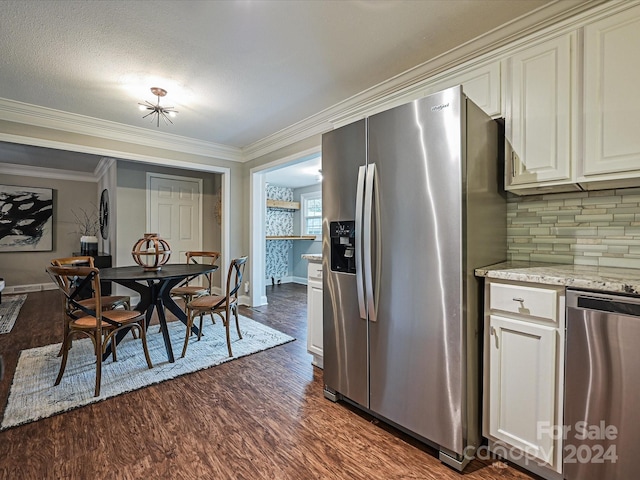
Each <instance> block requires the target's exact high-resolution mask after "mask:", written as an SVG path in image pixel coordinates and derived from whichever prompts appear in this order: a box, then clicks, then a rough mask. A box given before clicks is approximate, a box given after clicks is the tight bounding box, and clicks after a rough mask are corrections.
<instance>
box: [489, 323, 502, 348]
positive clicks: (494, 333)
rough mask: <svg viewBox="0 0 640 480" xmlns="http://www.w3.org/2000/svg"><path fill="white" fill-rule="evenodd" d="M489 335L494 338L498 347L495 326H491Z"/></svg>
mask: <svg viewBox="0 0 640 480" xmlns="http://www.w3.org/2000/svg"><path fill="white" fill-rule="evenodd" d="M491 335H493V336H494V337H495V339H496V348H500V347H499V345H498V333H497V332H496V327H491Z"/></svg>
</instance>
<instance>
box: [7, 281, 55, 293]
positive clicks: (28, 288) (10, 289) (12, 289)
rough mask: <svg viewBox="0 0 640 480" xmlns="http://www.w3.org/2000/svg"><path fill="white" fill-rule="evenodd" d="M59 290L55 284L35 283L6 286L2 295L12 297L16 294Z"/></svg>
mask: <svg viewBox="0 0 640 480" xmlns="http://www.w3.org/2000/svg"><path fill="white" fill-rule="evenodd" d="M57 288H58V287H57V286H56V284H55V283H34V284H32V285H13V286H6V287H4V290H3V291H2V293H4V294H5V295H11V294H14V293H29V292H42V291H44V290H55V289H57Z"/></svg>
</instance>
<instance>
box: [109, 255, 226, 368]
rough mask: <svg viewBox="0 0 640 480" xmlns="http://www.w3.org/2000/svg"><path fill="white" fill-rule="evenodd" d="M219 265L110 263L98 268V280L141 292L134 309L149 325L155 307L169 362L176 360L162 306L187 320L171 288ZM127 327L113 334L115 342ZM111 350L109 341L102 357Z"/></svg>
mask: <svg viewBox="0 0 640 480" xmlns="http://www.w3.org/2000/svg"><path fill="white" fill-rule="evenodd" d="M217 269H218V266H217V265H200V264H187V263H176V264H165V265H163V266H162V269H160V270H157V271H145V270H143V268H142V267H141V266H139V265H135V266H130V267H112V268H101V269H100V280H101V281H111V282H115V283H118V284H120V285H122V286H124V287H127V288H130V289H131V290H134V291H136V292H138V293H139V294H140V302H139V303H138V304H137V305H136V306H135V309H136V310H138V311H140V312H145V325H146V327H147V328H148V327H149V323H150V322H151V317H152V315H153V311H154V310H156V312H157V314H158V320H159V322H160V330H161V331H162V337H163V339H164V346H165V348H166V350H167V357H168V359H169V362H171V363H173V362H175V358H174V356H173V348H172V347H171V339H170V338H169V329H168V327H167V319H166V317H165V314H164V309H165V308H167V309H168V310H169V311H170V312H171V313H173V314H174V315H175V316H176V317H177V318H178V320H180V321H181V322H182V323H184V324H185V325H186V324H187V314H186V313H185V312H184V310H183V309H182V308H180V306H179V305H178V304H177V303H176V302H175V301H174V300H173V298H172V297H171V289H172V288H173V287H175V286H176V285H178V284H179V283H180V282H182V281H183V280H185V279H189V280H191V279H192V278H196V277H197V276H199V275H202V274H205V273H209V272H213V271H215V270H217ZM192 332H193V333H194V334H196V335H197V334H198V328H197V327H196V326H195V325H194V326H193V328H192ZM127 333H128V332H127V330H124V331H120V332H118V333H117V334H116V338H115V342H116V345H117V344H118V343H119V342H120V340H122V338H124V337H125V335H126V334H127ZM110 354H111V345H109V346H108V347H107V349H106V351H105V353H104V357H103V358H104V359H106V358H107V357H108V356H109V355H110Z"/></svg>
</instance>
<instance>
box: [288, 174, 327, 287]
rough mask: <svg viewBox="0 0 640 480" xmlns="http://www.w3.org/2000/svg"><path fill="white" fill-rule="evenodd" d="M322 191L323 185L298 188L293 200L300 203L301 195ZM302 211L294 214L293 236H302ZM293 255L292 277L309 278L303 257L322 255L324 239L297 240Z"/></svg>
mask: <svg viewBox="0 0 640 480" xmlns="http://www.w3.org/2000/svg"><path fill="white" fill-rule="evenodd" d="M321 191H322V183H318V184H317V185H311V186H309V187H302V188H296V189H294V190H293V200H294V201H296V202H299V201H300V195H302V194H303V193H314V192H321ZM300 217H301V210H297V211H296V212H295V213H294V214H293V234H294V235H301V220H300ZM292 252H293V253H292V255H291V263H290V264H289V265H291V275H292V276H293V277H294V279H296V277H297V278H298V279H300V278H304V279H305V280H306V278H307V265H308V262H307V260H303V259H302V258H301V255H304V254H305V253H322V239H321V238H319V239H318V240H315V241H311V240H297V241H295V242H293V249H292Z"/></svg>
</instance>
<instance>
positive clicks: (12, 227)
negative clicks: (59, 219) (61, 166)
mask: <svg viewBox="0 0 640 480" xmlns="http://www.w3.org/2000/svg"><path fill="white" fill-rule="evenodd" d="M50 250H53V189H51V188H35V187H15V186H12V185H0V252H41V251H50Z"/></svg>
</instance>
